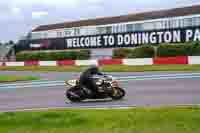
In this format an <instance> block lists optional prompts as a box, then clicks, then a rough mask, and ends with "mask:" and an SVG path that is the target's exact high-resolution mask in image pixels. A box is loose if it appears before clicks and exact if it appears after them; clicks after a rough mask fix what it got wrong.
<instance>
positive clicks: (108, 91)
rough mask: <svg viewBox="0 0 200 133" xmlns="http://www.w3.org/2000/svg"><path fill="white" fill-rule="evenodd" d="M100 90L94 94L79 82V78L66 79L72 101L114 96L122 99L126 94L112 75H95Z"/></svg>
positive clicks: (115, 98)
mask: <svg viewBox="0 0 200 133" xmlns="http://www.w3.org/2000/svg"><path fill="white" fill-rule="evenodd" d="M93 79H94V81H95V83H96V85H97V86H98V90H97V92H96V93H95V95H93V93H92V91H91V90H90V89H88V88H86V87H84V86H81V85H80V84H79V79H72V80H68V81H65V85H66V88H67V89H66V93H65V95H66V97H67V98H68V99H69V100H70V101H71V102H81V101H83V100H86V99H105V98H112V99H113V100H119V99H122V98H123V97H124V96H125V91H124V89H122V88H121V87H120V86H119V84H118V81H117V80H115V79H114V78H113V77H112V76H98V77H97V76H95V77H93Z"/></svg>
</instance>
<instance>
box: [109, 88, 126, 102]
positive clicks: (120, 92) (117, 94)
mask: <svg viewBox="0 0 200 133" xmlns="http://www.w3.org/2000/svg"><path fill="white" fill-rule="evenodd" d="M113 90H114V91H113V93H112V94H111V95H110V97H111V98H112V99H113V100H120V99H122V98H123V97H124V96H125V94H126V93H125V91H124V89H122V88H119V87H117V88H114V89H113Z"/></svg>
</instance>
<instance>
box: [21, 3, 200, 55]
mask: <svg viewBox="0 0 200 133" xmlns="http://www.w3.org/2000/svg"><path fill="white" fill-rule="evenodd" d="M190 41H200V5H194V6H189V7H180V8H175V9H166V10H159V11H150V12H143V13H137V14H129V15H123V16H115V17H104V18H96V19H89V20H80V21H73V22H64V23H57V24H50V25H41V26H38V27H37V28H35V29H33V30H32V32H31V33H30V35H29V37H28V41H27V40H26V44H25V45H24V46H26V48H27V49H37V48H43V49H91V51H92V57H93V58H103V57H109V56H111V55H112V49H113V48H119V47H136V46H141V45H143V44H152V45H158V44H160V43H183V42H190Z"/></svg>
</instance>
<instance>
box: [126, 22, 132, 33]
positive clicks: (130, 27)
mask: <svg viewBox="0 0 200 133" xmlns="http://www.w3.org/2000/svg"><path fill="white" fill-rule="evenodd" d="M126 31H127V32H131V31H133V25H132V24H127V25H126Z"/></svg>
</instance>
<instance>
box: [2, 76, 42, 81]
mask: <svg viewBox="0 0 200 133" xmlns="http://www.w3.org/2000/svg"><path fill="white" fill-rule="evenodd" d="M38 79H39V78H37V77H33V76H3V75H0V83H3V82H16V81H28V80H38Z"/></svg>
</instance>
